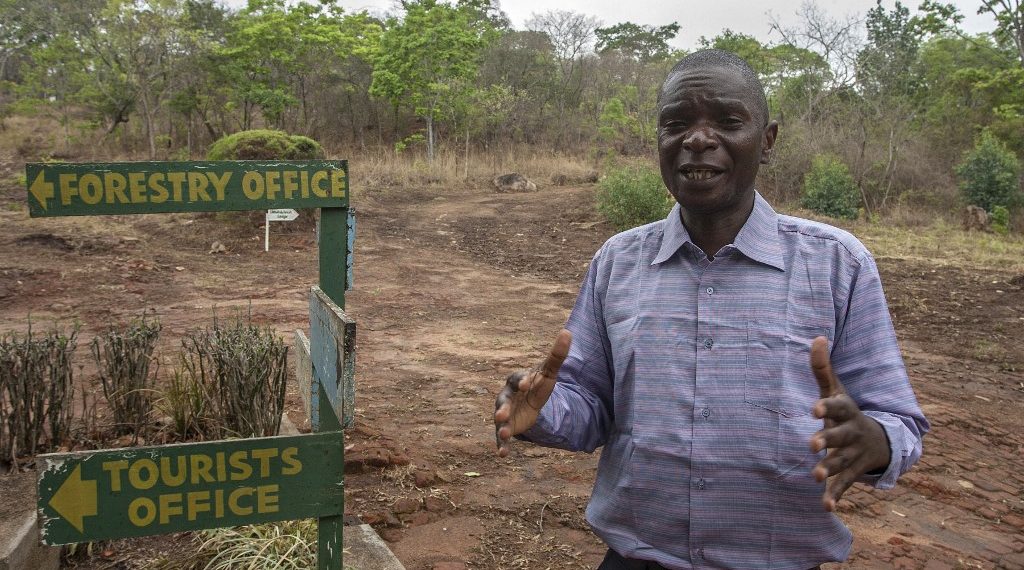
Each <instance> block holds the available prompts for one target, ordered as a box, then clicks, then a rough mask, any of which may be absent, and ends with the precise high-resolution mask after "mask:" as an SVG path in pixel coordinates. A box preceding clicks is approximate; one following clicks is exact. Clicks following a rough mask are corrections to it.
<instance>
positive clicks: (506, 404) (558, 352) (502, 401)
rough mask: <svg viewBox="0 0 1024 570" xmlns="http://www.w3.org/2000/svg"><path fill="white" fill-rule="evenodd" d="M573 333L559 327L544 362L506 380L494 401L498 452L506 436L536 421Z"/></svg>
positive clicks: (501, 454) (505, 452)
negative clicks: (553, 343)
mask: <svg viewBox="0 0 1024 570" xmlns="http://www.w3.org/2000/svg"><path fill="white" fill-rule="evenodd" d="M570 344H572V333H570V332H569V331H567V330H565V329H562V330H561V331H560V332H559V333H558V336H557V337H555V345H554V346H552V347H551V353H550V354H548V357H547V358H546V359H545V360H544V363H543V364H541V365H540V366H539V367H537V368H534V369H533V370H519V371H517V372H513V373H512V374H510V375H509V377H508V379H507V380H505V388H504V389H502V391H501V393H500V394H498V399H497V400H495V402H494V435H495V437H496V438H497V440H498V456H499V457H505V456H507V455H508V451H509V447H508V445H509V440H510V439H511V438H512V436H514V435H518V434H521V433H523V432H524V431H526V430H528V429H530V427H531V426H533V424H534V423H536V422H537V416H538V415H540V409H541V408H543V407H544V404H545V403H546V402H547V401H548V398H549V397H551V391H552V390H553V389H554V388H555V379H557V378H558V369H559V368H561V367H562V362H564V361H565V357H566V356H567V355H568V354H569V345H570Z"/></svg>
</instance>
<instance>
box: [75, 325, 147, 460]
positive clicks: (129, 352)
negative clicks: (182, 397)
mask: <svg viewBox="0 0 1024 570" xmlns="http://www.w3.org/2000/svg"><path fill="white" fill-rule="evenodd" d="M160 328H161V327H160V321H159V320H146V318H145V316H143V317H142V318H140V319H138V320H135V321H133V322H131V323H129V324H128V325H127V326H125V327H123V328H118V327H113V328H111V329H110V330H108V331H106V332H105V333H103V334H101V335H98V336H96V337H95V338H93V340H92V345H91V346H92V355H93V358H94V359H95V360H96V368H97V370H98V371H99V376H100V381H101V382H102V384H103V396H104V397H105V398H106V399H107V404H108V405H109V406H110V410H111V413H112V414H113V416H114V430H115V432H116V433H118V434H126V433H130V434H132V435H133V436H134V437H135V440H136V441H137V440H138V437H139V436H140V435H142V432H143V431H144V430H145V428H146V427H147V426H148V425H149V422H150V417H149V414H150V411H151V410H152V408H153V395H154V385H155V384H156V373H155V372H156V371H155V369H154V371H153V374H150V365H151V364H153V363H154V362H155V361H156V359H154V358H153V351H154V350H155V349H156V342H157V339H158V338H159V337H160Z"/></svg>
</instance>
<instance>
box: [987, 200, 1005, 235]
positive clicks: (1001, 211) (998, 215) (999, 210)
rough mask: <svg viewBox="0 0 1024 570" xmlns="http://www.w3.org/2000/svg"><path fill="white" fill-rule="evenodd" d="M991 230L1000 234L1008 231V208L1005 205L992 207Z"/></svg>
mask: <svg viewBox="0 0 1024 570" xmlns="http://www.w3.org/2000/svg"><path fill="white" fill-rule="evenodd" d="M989 220H990V221H991V222H992V231H994V232H996V233H997V234H999V235H1001V236H1005V235H1007V234H1009V233H1010V209H1009V208H1007V207H1006V206H995V207H994V208H992V217H991V218H989Z"/></svg>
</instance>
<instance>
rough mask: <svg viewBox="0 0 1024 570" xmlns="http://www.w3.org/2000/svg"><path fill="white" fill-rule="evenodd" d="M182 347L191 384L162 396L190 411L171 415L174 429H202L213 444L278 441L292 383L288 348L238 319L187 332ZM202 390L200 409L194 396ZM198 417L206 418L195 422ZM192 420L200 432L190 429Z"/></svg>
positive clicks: (181, 383)
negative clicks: (270, 438) (242, 440)
mask: <svg viewBox="0 0 1024 570" xmlns="http://www.w3.org/2000/svg"><path fill="white" fill-rule="evenodd" d="M181 342H182V357H181V361H182V367H183V370H182V371H181V373H182V374H185V375H187V376H188V378H179V379H177V380H176V382H177V386H175V385H173V384H172V388H171V393H170V394H168V393H166V392H165V394H164V398H165V403H166V404H171V405H173V403H172V401H177V402H186V403H187V404H188V405H189V409H187V410H183V411H182V413H181V414H177V413H173V414H172V418H173V419H174V421H175V423H176V424H178V422H181V424H180V425H176V426H175V429H181V428H182V427H184V430H183V431H186V432H187V430H188V429H189V427H192V428H198V429H200V430H201V431H202V433H203V435H204V436H206V437H208V438H210V439H223V438H226V437H266V436H272V435H277V432H278V430H279V429H280V428H281V414H282V412H284V391H285V383H286V381H287V378H288V347H287V346H285V344H284V340H283V339H282V338H281V337H279V336H277V334H275V333H274V331H272V330H271V329H270V328H261V327H259V326H257V325H255V324H253V323H252V321H251V320H249V318H244V319H243V318H241V317H237V318H235V319H233V320H232V321H231V322H229V323H227V324H224V323H221V322H218V321H216V320H214V323H213V327H211V328H209V329H204V330H197V331H189V332H188V333H186V335H185V337H184V338H183V339H182V341H181ZM200 387H201V388H200ZM199 389H201V390H202V393H203V399H204V400H203V402H202V404H200V405H198V406H197V405H196V404H195V399H194V393H195V391H196V390H199ZM175 392H176V393H175ZM197 408H198V409H197ZM199 413H202V414H204V416H205V417H197V416H198V414H199ZM190 418H192V419H195V420H196V421H199V422H201V423H202V426H201V427H200V426H195V425H191V426H190V425H189V421H190Z"/></svg>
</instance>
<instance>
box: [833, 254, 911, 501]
mask: <svg viewBox="0 0 1024 570" xmlns="http://www.w3.org/2000/svg"><path fill="white" fill-rule="evenodd" d="M849 266H850V272H851V274H850V275H849V283H850V286H849V295H848V302H847V304H846V307H845V308H844V310H842V311H841V312H840V313H839V314H840V324H841V328H839V333H838V335H837V336H836V340H835V343H834V345H833V349H832V367H833V370H834V371H835V373H836V375H837V376H838V377H839V381H840V382H842V383H843V386H844V387H845V388H846V391H847V392H848V393H849V395H850V397H851V398H853V399H854V401H855V402H856V403H857V405H858V407H860V409H861V411H863V412H864V414H865V415H866V416H868V417H870V418H872V419H874V420H875V421H877V422H878V423H879V424H880V425H881V426H882V428H883V429H884V430H885V434H886V436H887V437H888V440H889V448H890V452H889V466H888V467H887V468H886V470H885V471H884V472H883V473H881V474H877V475H865V476H863V477H862V478H861V479H860V481H861V482H863V483H867V484H870V485H874V486H875V487H877V488H879V489H890V488H892V487H893V486H894V485H895V484H896V480H897V479H898V478H899V477H900V475H902V474H903V473H906V472H907V471H908V470H909V469H910V468H911V466H913V465H914V463H916V462H917V460H918V459H919V458H920V457H921V452H922V438H923V436H924V434H925V433H927V431H928V429H929V425H928V420H927V419H925V417H924V414H923V413H922V412H921V408H920V406H919V405H918V402H917V398H916V397H915V396H914V391H913V390H912V389H911V386H910V380H909V378H908V377H907V372H906V368H905V367H904V364H903V356H902V355H901V353H900V349H899V345H898V343H897V340H896V332H895V330H894V328H893V324H892V319H891V317H890V315H889V309H888V306H887V304H886V302H885V296H884V294H883V291H882V284H881V280H880V278H879V275H878V268H877V266H876V265H875V261H874V259H873V258H872V257H871V255H870V254H869V253H868V252H867V251H864V252H862V253H861V254H860V255H859V256H858V258H857V259H856V261H855V262H854V263H851V264H849Z"/></svg>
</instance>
